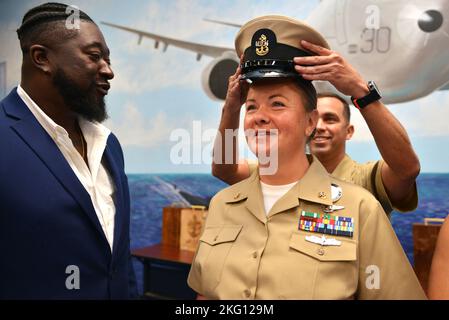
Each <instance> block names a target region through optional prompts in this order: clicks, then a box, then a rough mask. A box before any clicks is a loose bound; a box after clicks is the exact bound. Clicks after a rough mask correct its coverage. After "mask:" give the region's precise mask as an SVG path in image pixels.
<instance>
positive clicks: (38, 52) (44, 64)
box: [29, 44, 51, 73]
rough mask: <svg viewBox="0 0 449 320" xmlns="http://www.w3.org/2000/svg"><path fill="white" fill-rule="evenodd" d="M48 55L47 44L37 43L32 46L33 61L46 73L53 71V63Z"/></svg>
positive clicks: (30, 52) (31, 56)
mask: <svg viewBox="0 0 449 320" xmlns="http://www.w3.org/2000/svg"><path fill="white" fill-rule="evenodd" d="M48 55H49V50H48V48H47V47H45V46H41V45H38V44H35V45H32V46H31V47H30V51H29V57H30V60H31V63H32V64H33V65H34V66H35V67H36V68H38V69H39V70H41V71H43V72H44V73H51V65H50V60H49V58H48Z"/></svg>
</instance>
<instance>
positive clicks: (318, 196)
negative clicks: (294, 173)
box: [226, 155, 332, 205]
mask: <svg viewBox="0 0 449 320" xmlns="http://www.w3.org/2000/svg"><path fill="white" fill-rule="evenodd" d="M307 158H308V160H309V163H310V166H309V169H308V170H307V171H306V173H305V174H304V176H303V177H302V179H301V180H300V181H299V182H298V183H297V184H296V185H295V186H293V187H292V189H291V190H290V191H289V192H287V194H286V195H285V196H284V197H283V198H288V199H290V200H291V201H287V202H292V204H293V203H296V204H298V199H303V200H306V201H311V202H315V203H320V204H324V205H332V195H331V177H330V175H329V174H328V173H327V171H326V169H325V168H324V167H323V165H322V164H321V163H320V162H319V161H318V159H317V158H316V157H315V156H311V155H308V156H307ZM259 180H260V178H259V172H258V170H255V172H254V173H253V174H252V175H251V177H249V178H248V179H246V180H244V181H242V182H241V183H239V184H236V185H234V186H233V187H232V188H231V189H232V190H233V192H232V193H230V194H229V196H228V197H227V198H226V202H227V203H232V202H239V201H242V200H244V199H246V198H248V197H251V196H254V193H257V192H260V182H259Z"/></svg>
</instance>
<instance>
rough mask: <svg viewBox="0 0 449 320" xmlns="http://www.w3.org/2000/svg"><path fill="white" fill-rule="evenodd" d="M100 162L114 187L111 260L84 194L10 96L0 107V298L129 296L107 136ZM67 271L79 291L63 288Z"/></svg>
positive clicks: (123, 225) (124, 206)
mask: <svg viewBox="0 0 449 320" xmlns="http://www.w3.org/2000/svg"><path fill="white" fill-rule="evenodd" d="M103 160H105V161H106V164H107V167H108V170H109V173H110V174H111V176H112V178H113V180H114V182H115V187H116V192H115V206H116V216H115V230H114V243H113V251H112V254H111V250H110V247H109V244H108V242H107V240H106V237H105V235H104V233H103V230H102V228H101V226H100V223H99V221H98V218H97V215H96V213H95V210H94V208H93V205H92V202H91V199H90V196H89V194H88V193H87V192H86V190H85V189H84V187H83V185H82V184H81V182H80V181H79V180H78V178H77V177H76V175H75V173H74V172H73V171H72V169H71V168H70V166H69V164H68V162H67V161H66V160H65V158H64V156H63V155H62V153H61V152H60V150H59V149H58V147H57V146H56V144H55V143H54V141H53V140H52V139H51V137H50V136H49V135H48V134H47V132H46V131H45V130H44V129H43V128H42V127H41V125H40V124H39V123H38V122H37V120H36V118H35V117H34V116H33V114H32V113H31V112H30V110H29V109H28V107H27V106H26V105H25V103H24V102H23V101H22V99H21V98H20V97H19V95H18V94H17V90H16V89H14V90H13V91H12V92H11V93H10V94H9V95H8V96H7V97H6V98H5V99H4V100H2V101H1V102H0V299H127V298H129V297H133V296H135V295H136V286H135V278H134V271H133V268H132V264H131V255H130V248H129V245H130V240H129V221H130V200H129V189H128V181H127V178H126V175H125V173H124V161H123V153H122V149H121V147H120V144H119V142H118V140H117V138H116V137H115V136H114V135H112V134H111V135H110V136H109V138H108V141H107V146H106V150H105V152H104V155H103ZM70 265H74V266H76V267H78V270H79V275H80V277H79V280H80V282H79V285H80V288H79V289H71V290H70V289H68V288H67V286H66V280H67V279H68V278H69V280H68V282H69V283H70V282H71V281H70V280H71V278H70V276H74V275H75V273H74V272H73V271H68V273H66V269H67V267H68V266H70ZM72 283H73V282H72ZM69 288H70V286H69Z"/></svg>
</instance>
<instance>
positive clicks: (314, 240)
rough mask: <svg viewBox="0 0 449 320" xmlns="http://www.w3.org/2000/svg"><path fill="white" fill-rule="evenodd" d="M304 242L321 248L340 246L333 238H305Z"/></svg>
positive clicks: (339, 242)
mask: <svg viewBox="0 0 449 320" xmlns="http://www.w3.org/2000/svg"><path fill="white" fill-rule="evenodd" d="M306 241H309V242H312V243H316V244H320V245H322V246H341V241H338V240H337V239H334V238H326V237H325V236H324V235H322V236H321V237H317V236H306Z"/></svg>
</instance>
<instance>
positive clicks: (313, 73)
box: [294, 40, 369, 98]
mask: <svg viewBox="0 0 449 320" xmlns="http://www.w3.org/2000/svg"><path fill="white" fill-rule="evenodd" d="M301 45H302V46H303V47H304V48H305V49H307V50H309V51H311V52H314V53H316V54H317V55H316V56H311V57H296V58H294V62H295V64H296V65H295V69H296V71H297V72H298V73H299V74H300V75H301V76H302V77H303V78H304V79H306V80H322V81H329V82H330V83H331V84H332V85H333V86H334V87H335V88H336V89H337V90H338V91H340V92H341V93H343V94H345V95H347V96H352V97H355V98H361V97H364V96H365V95H367V94H368V93H369V90H368V87H367V85H366V82H365V81H364V80H363V78H362V77H361V76H360V74H359V73H358V72H357V71H356V70H355V69H354V68H353V67H352V66H351V65H350V64H349V63H348V62H347V61H346V60H345V59H344V58H343V57H342V56H341V55H339V54H338V53H337V52H335V51H332V50H329V49H326V48H324V47H321V46H318V45H315V44H311V43H309V42H307V41H304V40H302V41H301Z"/></svg>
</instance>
